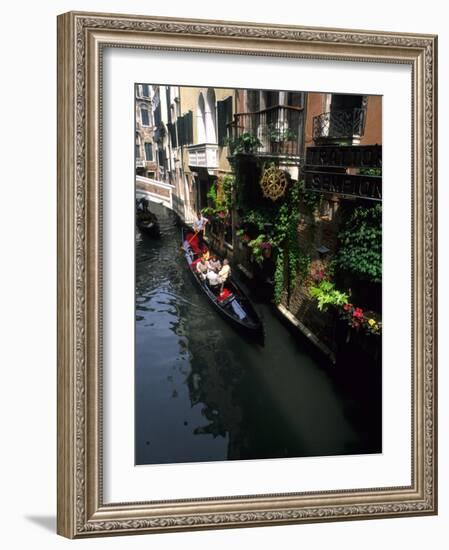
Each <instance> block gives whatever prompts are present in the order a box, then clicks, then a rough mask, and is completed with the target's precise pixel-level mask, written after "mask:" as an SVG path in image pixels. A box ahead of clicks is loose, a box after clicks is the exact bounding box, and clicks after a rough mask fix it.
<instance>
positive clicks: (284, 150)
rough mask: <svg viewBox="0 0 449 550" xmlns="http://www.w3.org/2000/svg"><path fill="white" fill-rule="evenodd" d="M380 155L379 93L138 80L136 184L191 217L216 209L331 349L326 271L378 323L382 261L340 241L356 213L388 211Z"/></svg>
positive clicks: (246, 265) (238, 257)
mask: <svg viewBox="0 0 449 550" xmlns="http://www.w3.org/2000/svg"><path fill="white" fill-rule="evenodd" d="M381 162H382V98H381V97H377V96H363V95H350V94H328V93H307V92H291V91H278V90H251V89H240V90H233V89H214V88H194V87H177V86H150V85H139V86H137V88H136V182H137V183H136V186H137V188H138V189H139V188H140V189H142V190H143V191H146V192H148V193H149V196H150V199H151V200H154V201H156V202H164V204H167V205H168V206H169V207H170V208H172V209H173V210H174V211H175V212H176V213H177V214H178V215H179V217H180V218H181V219H182V221H184V222H185V223H192V221H193V220H194V219H195V217H196V215H197V213H198V212H202V213H203V214H204V215H206V217H208V219H209V222H210V223H209V224H208V228H207V238H208V239H209V242H210V244H211V246H212V247H213V248H214V249H215V250H216V251H217V252H218V253H220V254H222V255H225V256H227V257H228V258H229V259H231V261H232V263H233V265H234V268H235V269H237V270H239V271H240V272H241V273H242V274H243V275H244V276H245V277H247V278H248V280H250V281H253V282H255V283H257V284H258V285H259V286H260V287H261V288H263V289H264V292H265V293H266V297H267V299H273V300H274V302H275V304H276V305H277V307H278V308H279V309H280V311H281V312H282V313H283V314H284V315H285V316H286V317H287V318H288V319H289V320H290V321H292V322H293V323H294V324H296V325H297V326H298V327H299V328H300V329H301V330H302V331H303V333H304V334H306V335H308V337H310V338H311V339H312V340H313V342H314V343H315V344H316V345H318V347H320V348H321V350H322V351H324V352H325V353H326V354H327V355H328V356H329V357H331V358H335V355H336V353H337V352H338V349H337V347H338V343H336V342H337V341H336V338H335V331H336V324H337V325H338V323H337V321H336V314H335V311H336V308H334V309H332V308H321V307H320V308H318V307H317V298H316V296H317V292H318V291H319V290H320V288H321V287H324V286H326V285H323V284H322V283H321V281H322V280H323V279H324V280H325V281H327V282H328V283H330V285H331V286H332V288H335V289H337V288H338V289H340V290H339V291H338V292H340V295H341V296H343V297H346V298H347V300H352V301H355V302H357V304H358V305H360V306H363V308H365V309H366V310H367V311H369V312H371V313H370V314H372V316H373V317H375V319H376V321H375V324H373V325H372V327H378V326H380V324H378V323H377V321H378V320H379V319H380V318H381V276H380V277H379V273H378V271H379V269H377V272H376V273H377V274H373V273H374V271H373V270H371V271H372V272H370V269H371V268H366V269H365V272H363V269H362V270H359V271H357V266H355V267H354V265H352V263H351V262H352V260H351V256H350V254H352V253H353V254H356V253H357V250H356V249H355V248H354V246H353V248H352V249H351V246H352V245H347V248H348V250H349V252H348V251H346V252H345V253H347V255H346V256H344V253H342V251H341V249H342V242H343V241H342V234H343V233H344V232H345V231H349V230H348V227H349V225H348V224H350V223H356V222H354V219H357V216H359V217H363V216H368V218H369V219H370V220H371V222H372V223H374V224H376V223H377V224H379V223H381V222H379V219H380V220H381V202H382V177H381V166H382V164H381ZM379 213H380V214H379ZM379 215H380V218H379ZM351 220H352V221H351ZM373 220H374V221H373ZM376 220H377V221H376ZM356 221H357V220H356ZM371 222H370V223H371ZM376 227H377V226H376ZM373 231H374V230H373ZM376 231H377V233H375V235H377V237H376V239H377V240H376V246H375V247H374V246H373V250H374V248H376V247H377V248H379V239H378V234H379V231H380V234H381V226H380V229H379V231H378V230H377V229H376ZM373 235H374V234H373ZM373 239H374V237H373ZM350 240H351V239H350V238H349V241H350ZM380 246H381V245H380ZM343 248H344V247H343ZM354 250H355V252H354ZM358 253H359V254H361V262H362V263H363V262H365V261H366V258H363V251H362V252H360V251H359V252H358ZM376 254H377V255H375V260H376V261H377V262H379V254H381V251H380V253H379V250H377V249H376ZM345 258H349V259H348V261H346V259H345ZM345 262H346V263H345ZM368 263H369V262H368ZM336 266H339V267H337V268H336ZM377 268H378V266H377ZM334 271H335V274H334ZM317 274H318V275H317ZM320 277H321V280H320ZM327 286H328V287H329V285H327ZM313 288H318V290H317V291H313V290H312V291H311V289H313ZM314 292H315V295H314ZM338 292H337V293H336V294H334V295H335V296H339V294H338ZM359 309H360V310H361V307H360V308H359ZM371 320H372V321H373V322H374V319H371ZM379 323H380V322H379ZM373 330H374V329H373Z"/></svg>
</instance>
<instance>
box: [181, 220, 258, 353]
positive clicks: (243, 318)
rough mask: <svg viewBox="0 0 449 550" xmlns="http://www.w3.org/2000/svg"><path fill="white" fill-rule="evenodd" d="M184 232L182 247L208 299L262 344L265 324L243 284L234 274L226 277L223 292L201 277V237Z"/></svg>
mask: <svg viewBox="0 0 449 550" xmlns="http://www.w3.org/2000/svg"><path fill="white" fill-rule="evenodd" d="M182 236H183V244H182V249H183V252H184V256H185V259H186V262H187V265H188V268H189V271H190V273H191V274H192V277H193V279H194V280H195V282H196V284H197V285H198V287H199V288H200V289H201V291H202V292H203V293H204V294H205V295H206V297H207V298H208V300H209V302H210V303H211V304H212V305H213V306H214V308H215V309H216V310H217V312H218V313H220V315H221V316H222V317H223V318H224V319H226V320H227V321H228V322H229V323H230V324H231V325H232V326H233V327H234V328H235V329H236V330H237V331H238V332H239V333H240V334H242V335H245V336H247V337H250V338H252V339H253V340H255V341H256V342H258V343H259V344H261V345H263V343H264V331H263V324H262V322H261V320H260V318H259V316H258V314H257V312H256V310H255V309H254V306H253V305H252V303H251V301H250V300H249V298H248V297H247V296H246V295H245V293H244V291H243V290H242V288H241V287H240V286H239V285H238V284H237V282H236V281H235V279H233V278H232V277H229V278H228V279H227V280H226V282H225V284H224V288H223V291H221V292H220V291H219V290H218V289H217V290H215V289H213V288H211V287H210V286H209V285H208V283H207V282H206V281H203V280H201V278H200V276H199V274H198V272H197V270H196V264H197V263H198V261H199V260H200V258H201V255H202V252H203V250H202V249H201V246H200V244H199V242H198V237H197V236H196V235H195V234H194V233H193V232H192V230H191V229H183V231H182Z"/></svg>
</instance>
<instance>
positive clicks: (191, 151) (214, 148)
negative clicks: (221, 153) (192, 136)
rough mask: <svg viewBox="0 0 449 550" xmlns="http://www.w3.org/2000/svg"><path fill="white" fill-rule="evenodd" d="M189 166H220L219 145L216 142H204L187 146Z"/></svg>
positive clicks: (214, 168)
mask: <svg viewBox="0 0 449 550" xmlns="http://www.w3.org/2000/svg"><path fill="white" fill-rule="evenodd" d="M187 151H188V155H189V166H191V167H192V168H193V169H194V168H206V169H207V170H216V169H217V168H218V145H217V144H215V143H202V144H199V145H190V146H189V147H188V148H187Z"/></svg>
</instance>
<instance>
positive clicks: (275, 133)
mask: <svg viewBox="0 0 449 550" xmlns="http://www.w3.org/2000/svg"><path fill="white" fill-rule="evenodd" d="M296 137H297V136H296V133H295V132H294V131H293V130H292V129H291V128H288V127H287V128H279V127H278V126H276V125H275V124H270V125H269V126H268V138H269V140H270V141H278V142H282V141H294V140H295V139H296Z"/></svg>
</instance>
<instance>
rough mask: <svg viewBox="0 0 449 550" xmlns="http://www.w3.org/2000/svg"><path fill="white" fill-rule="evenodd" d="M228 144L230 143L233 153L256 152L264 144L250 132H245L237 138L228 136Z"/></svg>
mask: <svg viewBox="0 0 449 550" xmlns="http://www.w3.org/2000/svg"><path fill="white" fill-rule="evenodd" d="M226 144H227V145H229V148H230V150H231V153H232V154H233V155H238V154H240V153H246V154H251V153H254V152H255V151H256V149H257V148H258V147H260V146H261V145H262V143H261V141H260V140H259V138H258V137H257V136H255V135H254V134H251V133H250V132H243V133H242V134H240V135H239V136H238V137H237V138H235V139H231V138H228V139H227V140H226Z"/></svg>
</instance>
